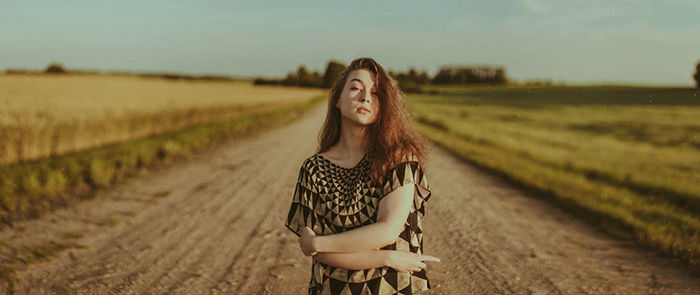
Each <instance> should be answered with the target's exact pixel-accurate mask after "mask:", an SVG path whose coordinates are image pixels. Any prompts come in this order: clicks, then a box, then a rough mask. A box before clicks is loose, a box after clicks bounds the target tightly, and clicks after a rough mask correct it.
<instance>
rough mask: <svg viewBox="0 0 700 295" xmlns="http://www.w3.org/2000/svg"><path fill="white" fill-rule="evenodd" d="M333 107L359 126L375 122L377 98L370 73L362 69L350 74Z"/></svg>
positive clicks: (377, 105)
mask: <svg viewBox="0 0 700 295" xmlns="http://www.w3.org/2000/svg"><path fill="white" fill-rule="evenodd" d="M335 106H336V107H337V108H338V109H339V110H340V114H341V116H343V117H345V118H346V119H347V120H349V121H351V122H355V123H357V124H359V125H370V124H372V123H374V122H375V121H377V117H378V115H379V98H378V97H377V86H376V85H375V81H374V76H373V75H372V73H371V72H370V71H368V70H364V69H361V70H354V71H352V72H350V74H348V79H347V81H345V86H344V87H343V91H342V92H341V93H340V99H338V102H337V103H336V104H335Z"/></svg>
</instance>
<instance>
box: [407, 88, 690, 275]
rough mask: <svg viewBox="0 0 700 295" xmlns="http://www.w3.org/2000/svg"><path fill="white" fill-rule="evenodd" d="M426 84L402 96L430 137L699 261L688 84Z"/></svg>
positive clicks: (617, 230)
mask: <svg viewBox="0 0 700 295" xmlns="http://www.w3.org/2000/svg"><path fill="white" fill-rule="evenodd" d="M431 91H432V93H434V94H433V95H411V96H409V98H408V99H409V107H410V109H411V112H412V114H413V116H414V118H415V120H416V122H417V123H418V124H419V127H420V129H421V130H422V132H423V133H424V134H425V135H426V136H428V137H429V138H431V139H432V140H433V141H434V142H436V143H438V144H440V145H442V146H444V147H446V148H447V149H449V150H451V151H452V152H454V153H455V154H457V155H459V156H461V157H462V158H463V159H466V160H468V161H470V162H473V163H475V164H477V165H480V166H482V167H485V168H487V169H489V170H491V171H493V172H496V173H497V174H500V175H502V176H505V177H506V178H507V179H510V180H511V181H514V182H515V183H517V184H518V185H521V186H522V187H524V188H526V189H528V190H531V191H533V192H535V193H536V194H538V195H540V196H542V197H544V198H546V199H549V200H550V201H553V202H555V203H557V204H558V205H561V206H562V207H565V208H567V209H569V210H570V211H571V212H573V213H574V214H576V215H578V216H580V217H582V218H584V219H585V220H587V221H589V222H591V223H593V224H595V225H597V226H599V227H601V228H603V229H604V230H606V231H607V232H609V233H611V234H613V235H615V236H618V237H622V238H627V239H633V240H635V241H636V242H638V243H639V244H640V245H643V246H646V247H649V248H652V249H656V250H658V251H660V252H661V253H665V254H668V255H670V256H672V257H676V258H678V259H680V260H682V261H684V262H685V263H687V264H689V265H691V266H693V267H696V268H700V185H698V184H700V119H699V118H700V91H698V90H697V89H682V88H645V87H487V86H482V87H473V88H464V87H462V88H460V87H441V88H434V89H432V90H431ZM435 93H438V94H435Z"/></svg>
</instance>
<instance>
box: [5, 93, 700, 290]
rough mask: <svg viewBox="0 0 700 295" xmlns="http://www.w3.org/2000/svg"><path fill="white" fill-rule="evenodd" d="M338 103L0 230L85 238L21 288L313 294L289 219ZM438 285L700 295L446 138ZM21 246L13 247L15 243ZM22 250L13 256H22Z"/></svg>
mask: <svg viewBox="0 0 700 295" xmlns="http://www.w3.org/2000/svg"><path fill="white" fill-rule="evenodd" d="M324 112H325V106H318V107H315V108H314V109H313V110H311V111H310V112H309V113H308V115H307V116H305V117H304V118H303V119H301V120H299V121H296V122H295V123H293V124H290V125H288V126H284V127H281V128H278V129H275V130H269V131H265V132H262V133H260V134H257V135H255V136H251V137H248V138H245V139H242V140H239V141H236V142H231V143H227V144H224V145H220V146H218V147H216V148H212V149H211V150H208V151H206V152H203V153H202V154H201V155H198V156H196V157H192V158H191V159H187V160H183V161H178V162H176V163H174V164H170V165H165V166H163V167H161V168H157V169H154V170H152V171H150V172H148V173H146V174H145V175H142V176H139V177H135V178H131V179H130V180H128V181H126V182H124V183H122V184H119V185H117V186H115V187H113V188H111V189H109V190H106V191H103V192H101V193H99V194H98V196H97V197H96V198H94V199H91V200H89V201H84V202H82V203H80V204H78V205H76V206H74V207H72V208H67V209H61V210H57V211H55V212H54V213H51V214H48V215H45V216H43V217H41V218H39V219H35V220H29V221H23V222H19V223H17V224H16V225H15V226H14V227H13V228H11V229H5V230H3V231H2V232H0V240H2V241H5V243H7V244H8V245H6V248H5V250H4V251H2V252H3V253H0V255H11V253H8V250H7V249H13V247H14V249H20V248H22V247H26V246H31V245H45V244H51V243H54V244H67V245H71V244H75V245H83V246H84V247H69V249H67V250H64V251H61V252H60V253H59V254H58V255H57V256H56V257H54V258H53V259H50V260H49V261H45V262H37V263H32V264H30V265H29V266H27V267H26V269H23V270H20V271H18V272H17V280H18V282H17V286H16V293H15V294H306V286H307V282H308V280H309V276H310V265H311V262H310V258H307V257H304V256H303V255H302V254H301V252H300V251H299V249H298V246H297V241H296V236H295V235H294V234H293V233H292V232H290V231H289V230H288V229H287V228H285V226H284V218H285V217H286V214H287V210H288V208H289V204H290V201H291V198H292V194H293V192H294V184H295V181H296V179H297V173H298V172H299V167H300V165H301V163H302V161H303V160H304V159H305V158H306V157H309V156H311V155H312V154H313V153H314V152H315V151H314V149H315V147H316V137H317V133H318V130H319V128H320V125H321V123H322V122H323V118H324V115H325V113H324ZM427 169H428V170H427V177H428V180H429V181H430V186H431V188H432V193H433V194H432V197H431V199H430V201H429V202H428V203H427V208H426V215H425V219H424V225H423V226H424V230H425V236H424V237H425V240H424V246H425V253H426V254H430V255H434V256H437V257H439V258H441V259H442V262H440V263H432V264H429V267H428V277H429V278H430V281H431V284H432V286H433V289H432V290H430V291H427V292H425V294H700V279H699V278H697V277H693V276H692V275H691V274H690V272H689V271H688V270H686V269H683V268H680V267H678V266H675V264H673V263H671V262H669V261H668V260H667V259H665V258H660V257H658V256H656V255H654V254H653V253H651V252H649V251H646V250H640V249H638V248H636V247H634V246H631V245H629V244H627V243H625V242H621V241H618V240H614V239H611V238H609V237H608V236H606V235H604V234H601V233H600V232H598V231H597V230H595V229H594V228H592V227H590V226H588V225H585V224H584V223H582V222H580V221H578V220H576V219H575V218H573V217H571V216H570V215H568V214H566V213H564V212H563V211H562V210H560V209H557V208H555V207H553V206H551V205H549V204H547V203H546V202H544V201H541V200H538V199H537V198H536V197H533V196H527V195H526V193H523V192H521V191H519V190H517V189H515V188H513V187H512V186H510V185H508V184H507V183H506V182H504V181H503V180H500V179H499V178H497V177H493V176H490V175H489V174H487V173H485V172H483V171H480V170H479V169H477V168H475V167H473V166H470V165H468V164H465V163H464V162H462V161H459V160H457V159H456V158H455V157H453V156H452V155H450V154H449V153H447V152H446V151H444V150H442V149H441V148H438V147H435V148H434V149H433V150H432V151H431V154H430V159H429V161H428V163H427ZM8 247H9V248H8ZM9 252H11V251H9Z"/></svg>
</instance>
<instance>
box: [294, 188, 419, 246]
mask: <svg viewBox="0 0 700 295" xmlns="http://www.w3.org/2000/svg"><path fill="white" fill-rule="evenodd" d="M414 190H415V187H414V184H412V183H409V184H406V185H403V186H401V187H398V188H396V189H395V190H394V191H392V192H391V193H389V194H388V195H387V196H385V197H384V198H383V199H382V200H381V201H380V202H379V208H378V209H377V210H378V211H377V222H376V223H372V224H368V225H364V226H361V227H359V228H356V229H353V230H349V231H346V232H342V233H338V234H333V235H327V236H313V237H310V238H309V239H307V240H302V241H300V244H302V250H303V251H304V253H305V254H308V255H311V254H313V253H314V252H341V253H352V252H362V251H368V250H372V249H379V248H381V247H384V246H386V245H389V244H391V243H393V242H395V241H396V240H397V239H398V237H399V234H401V231H402V230H403V227H404V224H405V222H406V219H407V218H408V214H409V213H410V211H411V206H412V205H413V193H414Z"/></svg>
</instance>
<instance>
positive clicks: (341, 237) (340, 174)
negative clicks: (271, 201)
mask: <svg viewBox="0 0 700 295" xmlns="http://www.w3.org/2000/svg"><path fill="white" fill-rule="evenodd" d="M319 142H320V146H319V148H318V153H316V154H314V155H313V156H311V157H309V158H307V159H306V160H304V162H303V164H302V166H301V169H300V171H299V178H298V181H297V185H296V189H295V192H294V197H293V200H292V204H291V208H290V210H289V215H288V217H287V221H286V226H287V227H288V228H289V229H290V230H292V231H293V232H294V233H296V234H297V235H298V236H299V246H300V247H301V250H302V252H303V253H304V255H306V256H313V263H312V268H311V280H310V282H309V294H353V295H354V294H372V295H377V294H417V293H416V292H419V291H423V290H427V289H429V288H430V283H429V281H428V277H427V275H426V270H425V267H426V264H425V261H436V262H437V261H439V259H438V258H436V257H433V256H429V255H423V231H422V228H421V220H422V218H423V215H424V213H425V208H424V205H425V202H426V201H427V200H428V199H429V198H430V195H431V192H430V188H429V186H428V180H427V178H426V176H425V174H424V171H423V166H424V163H425V158H426V154H427V149H428V145H429V142H428V141H427V140H425V139H424V138H423V137H421V135H420V134H419V133H418V132H417V131H416V129H415V128H414V127H413V125H412V124H411V121H410V118H409V115H408V112H407V110H406V107H405V102H404V95H403V93H402V92H401V90H400V88H399V87H398V84H397V83H396V81H395V80H394V79H392V78H391V77H390V76H389V75H388V74H387V73H386V71H385V70H384V68H382V66H381V65H379V64H378V63H377V62H375V61H374V60H373V59H371V58H359V59H356V60H354V61H352V63H351V64H350V66H348V68H347V69H346V70H345V71H344V72H343V73H342V74H341V76H340V78H339V79H338V81H336V83H335V85H334V86H333V87H332V88H331V90H330V99H329V101H328V113H327V115H326V121H325V123H324V125H323V127H322V129H321V133H320V136H319Z"/></svg>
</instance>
